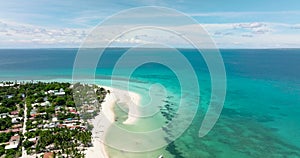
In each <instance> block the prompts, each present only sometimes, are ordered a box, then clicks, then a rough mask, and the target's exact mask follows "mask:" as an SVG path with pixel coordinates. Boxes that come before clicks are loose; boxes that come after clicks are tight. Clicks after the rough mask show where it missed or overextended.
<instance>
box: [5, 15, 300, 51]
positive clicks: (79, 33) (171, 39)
mask: <svg viewBox="0 0 300 158" xmlns="http://www.w3.org/2000/svg"><path fill="white" fill-rule="evenodd" d="M202 26H203V28H204V29H205V30H207V32H208V33H209V35H210V36H211V37H212V39H213V40H214V41H215V43H216V44H217V46H218V47H230V48H232V47H237V48H268V47H287V48H288V47H300V39H299V36H300V29H299V28H300V27H299V26H300V25H299V24H295V25H290V24H284V23H261V22H260V23H258V22H256V23H227V24H203V25H202ZM105 27H107V28H106V30H107V31H105V32H101V33H99V34H97V35H92V36H95V37H94V39H96V40H94V41H93V40H92V41H88V42H94V43H95V44H97V40H104V41H109V40H110V37H111V36H112V34H113V33H114V32H118V31H119V29H121V30H126V29H127V28H129V27H128V26H122V28H120V26H105ZM170 28H171V29H172V28H173V29H175V28H176V29H177V30H181V31H182V32H185V33H183V34H173V33H172V32H165V31H162V30H155V29H154V30H153V29H140V30H137V31H133V32H129V33H125V34H124V35H122V36H120V37H119V38H116V39H115V40H114V43H112V46H131V45H135V44H147V43H153V42H157V43H161V44H166V45H170V46H175V47H185V46H187V45H188V42H187V41H185V40H184V39H182V36H184V35H185V34H193V33H194V32H195V30H196V29H197V27H196V25H181V26H170ZM91 29H92V28H87V29H78V28H50V27H49V28H48V27H41V26H35V25H28V24H22V23H15V22H10V21H3V20H2V21H1V20H0V47H2V48H4V47H10V48H16V47H79V46H80V45H81V44H82V42H84V40H85V38H86V36H88V34H89V32H90V31H91ZM91 39H93V38H91Z"/></svg>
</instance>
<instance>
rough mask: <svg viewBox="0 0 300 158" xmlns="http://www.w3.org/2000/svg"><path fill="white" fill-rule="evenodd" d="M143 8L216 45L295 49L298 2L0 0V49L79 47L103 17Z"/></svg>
mask: <svg viewBox="0 0 300 158" xmlns="http://www.w3.org/2000/svg"><path fill="white" fill-rule="evenodd" d="M149 5H151V6H163V7H169V8H173V9H176V10H178V11H181V12H184V13H186V14H187V15H190V16H192V17H193V18H195V19H196V20H197V21H198V22H199V23H200V24H203V27H205V29H206V30H207V31H208V32H209V34H210V35H211V36H212V38H213V40H214V41H215V42H216V44H217V46H219V47H225V48H269V47H285V48H289V47H300V41H299V38H298V37H300V18H299V17H300V1H298V0H286V1H283V0H278V1H275V0H226V1H225V0H224V1H223V0H215V1H213V0H198V1H184V0H166V1H158V0H148V1H144V2H141V1H138V0H131V1H113V0H85V1H82V0H80V1H79V0H63V1H62V0H43V1H41V0H26V1H20V0H10V1H4V0H2V2H1V5H0V47H2V48H7V47H79V46H80V43H81V42H83V40H84V38H85V36H86V35H87V34H88V32H89V31H90V30H91V29H92V28H93V27H94V26H95V25H97V24H98V23H99V22H101V21H103V20H104V19H105V18H106V17H108V16H110V15H112V14H115V13H117V12H119V11H121V10H124V9H130V8H133V7H140V6H149ZM129 18H130V17H129ZM124 45H126V43H125V44H124Z"/></svg>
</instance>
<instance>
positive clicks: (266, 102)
mask: <svg viewBox="0 0 300 158" xmlns="http://www.w3.org/2000/svg"><path fill="white" fill-rule="evenodd" d="M126 50H127V49H126V48H109V49H107V50H106V51H105V52H104V55H103V57H102V58H101V60H100V61H99V64H98V67H97V71H96V73H95V75H96V78H97V79H106V80H107V79H110V76H111V74H112V68H113V66H114V65H115V63H116V61H117V60H118V59H119V58H120V56H121V55H122V54H123V53H124V52H125V51H126ZM156 51H161V55H162V56H163V53H164V50H163V49H161V50H156ZM179 51H180V52H181V53H182V54H183V55H184V56H185V57H186V58H187V59H188V61H189V62H190V64H191V65H192V66H193V68H194V70H195V72H196V74H197V77H198V82H199V86H200V94H201V101H200V104H199V105H195V106H198V111H197V114H196V117H195V118H194V120H193V122H192V124H191V126H190V127H189V128H188V129H187V130H186V131H185V132H184V134H183V135H182V136H181V137H179V139H177V140H176V141H174V142H173V143H171V144H169V145H168V146H166V147H165V148H164V152H165V155H169V156H167V157H186V158H200V157H209V158H210V157H211V158H213V157H218V158H219V157H230V158H235V157H237V158H241V157H243V158H244V157H259V158H260V157H265V158H267V157H295V158H296V157H300V132H299V131H300V49H223V50H220V51H221V55H222V57H223V61H224V64H225V68H226V75H227V95H226V100H225V104H224V108H223V110H222V113H221V116H220V118H219V120H218V122H217V123H216V125H215V127H214V128H213V129H212V130H211V131H210V133H209V134H208V135H207V136H205V137H204V138H199V137H198V131H199V128H200V124H201V122H202V120H203V116H204V114H205V111H206V109H207V105H208V102H209V100H210V97H211V95H210V93H211V81H210V75H209V73H208V69H207V66H206V64H205V62H204V60H203V58H202V57H201V55H200V54H199V53H198V52H197V50H194V49H179ZM76 53H77V49H2V50H0V81H1V80H3V81H4V80H56V79H66V80H68V79H69V80H71V79H72V71H73V64H74V60H75V57H76ZM140 55H144V54H143V53H140V54H137V57H138V56H140ZM158 55H159V53H158ZM129 62H130V61H129ZM132 62H134V61H132ZM124 71H126V68H125V69H124ZM183 73H184V72H183ZM116 78H118V79H120V80H122V75H120V76H117V77H116ZM130 79H131V80H132V82H141V83H147V84H153V83H160V84H161V85H163V86H164V87H165V88H166V89H167V90H169V91H170V92H172V95H173V96H172V97H174V98H172V97H169V100H168V102H167V103H173V104H170V105H172V106H174V108H173V110H174V111H173V112H176V106H177V104H178V103H177V101H178V100H176V96H177V94H178V93H181V92H180V90H179V89H178V87H179V83H178V80H177V79H176V76H175V74H174V73H173V72H172V71H171V70H170V69H168V68H167V67H165V66H162V65H160V64H155V63H148V64H144V65H142V66H141V67H139V68H138V69H137V70H136V71H135V72H134V73H133V74H132V76H131V78H130ZM192 87H193V85H191V88H192ZM186 93H188V92H186ZM191 95H192V94H191ZM187 100H188V98H187Z"/></svg>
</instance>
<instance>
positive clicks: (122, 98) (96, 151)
mask: <svg viewBox="0 0 300 158" xmlns="http://www.w3.org/2000/svg"><path fill="white" fill-rule="evenodd" d="M101 87H103V88H105V89H106V90H109V91H110V94H107V95H106V97H105V102H103V103H102V110H101V112H100V114H99V115H98V116H96V117H95V119H93V120H92V124H93V125H94V129H93V131H92V143H93V147H90V148H88V149H87V150H86V157H87V158H95V157H99V158H108V157H109V156H108V154H107V152H106V150H105V144H104V143H103V140H105V135H106V131H107V130H108V128H109V127H110V125H111V124H112V123H113V122H114V121H115V114H114V112H113V107H114V105H115V104H116V103H123V104H126V105H127V106H128V108H129V112H128V113H129V115H128V119H127V120H125V121H124V122H123V124H134V123H135V122H136V120H137V118H138V117H137V116H138V114H139V113H138V105H139V104H140V100H141V97H140V95H139V94H137V93H134V92H127V91H125V90H120V89H116V88H111V87H105V86H101Z"/></svg>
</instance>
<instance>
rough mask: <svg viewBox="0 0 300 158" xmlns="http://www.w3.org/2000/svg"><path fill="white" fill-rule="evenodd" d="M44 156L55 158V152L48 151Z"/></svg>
mask: <svg viewBox="0 0 300 158" xmlns="http://www.w3.org/2000/svg"><path fill="white" fill-rule="evenodd" d="M43 158H53V152H47V153H45V154H44V156H43Z"/></svg>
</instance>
